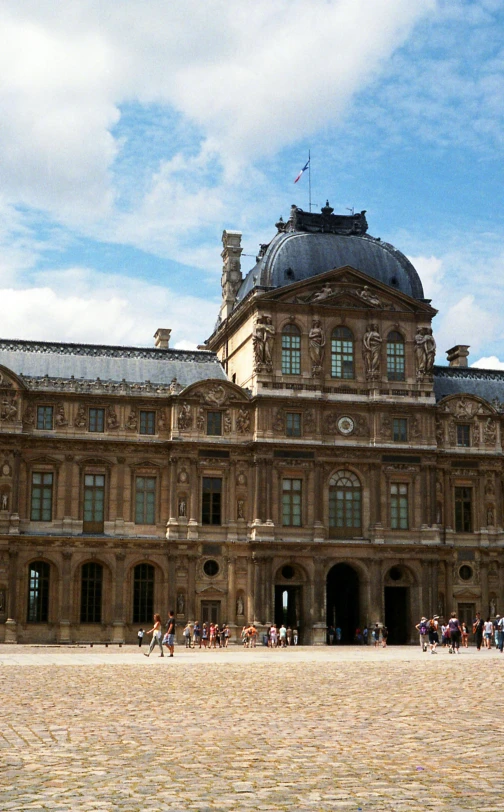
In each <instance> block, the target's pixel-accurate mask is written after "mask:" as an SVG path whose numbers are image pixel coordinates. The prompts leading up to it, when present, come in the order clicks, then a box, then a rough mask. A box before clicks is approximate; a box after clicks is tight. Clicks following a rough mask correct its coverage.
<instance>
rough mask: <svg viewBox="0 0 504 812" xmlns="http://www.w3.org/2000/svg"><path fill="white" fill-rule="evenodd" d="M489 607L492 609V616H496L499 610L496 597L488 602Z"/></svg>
mask: <svg viewBox="0 0 504 812" xmlns="http://www.w3.org/2000/svg"><path fill="white" fill-rule="evenodd" d="M488 608H489V610H490V617H495V615H496V612H497V604H496V601H495V598H490V603H489V604H488Z"/></svg>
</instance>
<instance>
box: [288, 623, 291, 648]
mask: <svg viewBox="0 0 504 812" xmlns="http://www.w3.org/2000/svg"><path fill="white" fill-rule="evenodd" d="M287 645H288V646H292V629H291V627H290V626H287Z"/></svg>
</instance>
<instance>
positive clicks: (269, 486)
mask: <svg viewBox="0 0 504 812" xmlns="http://www.w3.org/2000/svg"><path fill="white" fill-rule="evenodd" d="M264 468H265V470H264V474H265V477H264V479H265V495H264V501H265V504H266V523H267V524H273V512H272V503H273V460H265V463H264Z"/></svg>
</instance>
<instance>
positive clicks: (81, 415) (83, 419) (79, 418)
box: [74, 403, 87, 429]
mask: <svg viewBox="0 0 504 812" xmlns="http://www.w3.org/2000/svg"><path fill="white" fill-rule="evenodd" d="M74 426H75V427H76V428H78V429H85V428H86V426H87V414H86V407H85V406H83V405H82V403H80V404H79V406H78V407H77V414H76V416H75V420H74Z"/></svg>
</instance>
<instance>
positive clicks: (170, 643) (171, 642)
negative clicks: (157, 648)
mask: <svg viewBox="0 0 504 812" xmlns="http://www.w3.org/2000/svg"><path fill="white" fill-rule="evenodd" d="M165 640H166V643H165V645H166V647H167V649H168V651H169V652H170V657H173V650H174V648H175V613H174V611H173V609H172V610H171V611H170V616H169V618H168V623H167V624H166V635H165Z"/></svg>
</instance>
